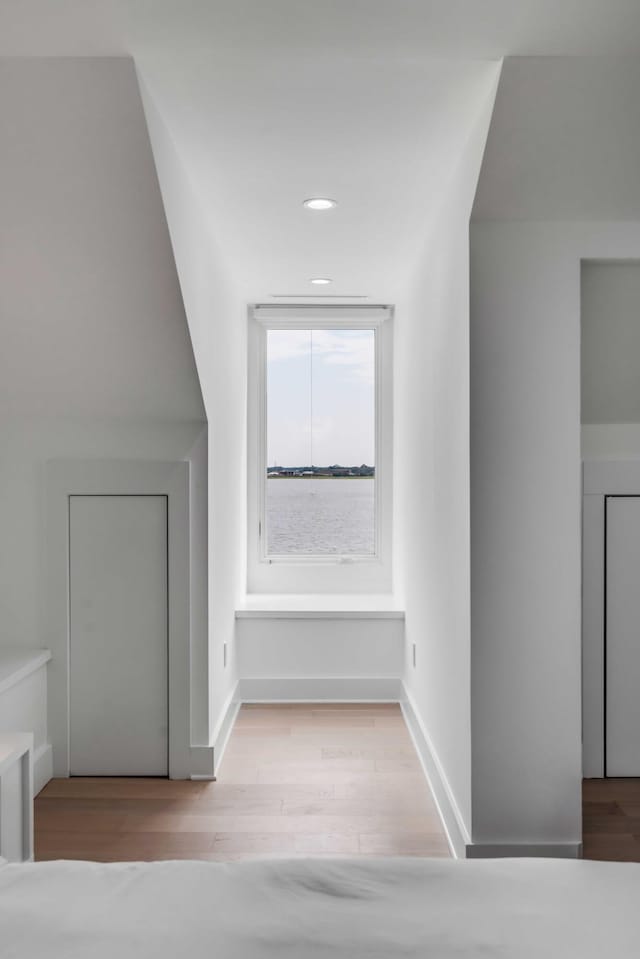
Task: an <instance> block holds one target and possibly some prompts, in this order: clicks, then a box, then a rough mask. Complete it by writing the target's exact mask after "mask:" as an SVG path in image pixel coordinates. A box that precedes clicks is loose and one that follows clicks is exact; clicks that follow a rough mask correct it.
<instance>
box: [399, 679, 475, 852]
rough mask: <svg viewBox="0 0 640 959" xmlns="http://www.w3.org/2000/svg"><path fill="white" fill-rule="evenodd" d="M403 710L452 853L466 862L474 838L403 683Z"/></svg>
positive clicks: (401, 701)
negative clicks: (467, 851)
mask: <svg viewBox="0 0 640 959" xmlns="http://www.w3.org/2000/svg"><path fill="white" fill-rule="evenodd" d="M400 708H401V709H402V715H403V716H404V720H405V723H406V725H407V729H408V730H409V735H410V736H411V739H412V741H413V745H414V747H415V750H416V752H417V754H418V758H419V759H420V763H421V765H422V769H423V772H424V775H425V778H426V780H427V782H428V784H429V788H430V789H431V794H432V796H433V798H434V801H435V804H436V807H437V810H438V813H439V815H440V819H441V820H442V826H443V828H444V831H445V833H446V836H447V841H448V843H449V848H450V849H451V853H452V855H453V856H454V857H455V858H456V859H464V858H465V856H466V850H467V847H468V846H469V845H470V843H471V837H470V836H469V833H468V831H467V827H466V825H465V822H464V819H463V817H462V813H461V812H460V809H459V808H458V804H457V802H456V798H455V796H454V794H453V790H452V789H451V786H450V785H449V782H448V780H447V777H446V775H445V772H444V769H443V766H442V763H441V762H440V760H439V758H438V754H437V753H436V751H435V749H434V747H433V743H432V742H431V739H430V737H429V734H428V732H427V730H426V727H425V725H424V723H423V722H422V718H421V716H420V713H419V712H418V710H417V709H416V706H415V703H414V701H413V698H412V696H411V694H410V693H409V691H408V689H407V688H406V686H405V685H404V683H403V684H402V698H401V700H400Z"/></svg>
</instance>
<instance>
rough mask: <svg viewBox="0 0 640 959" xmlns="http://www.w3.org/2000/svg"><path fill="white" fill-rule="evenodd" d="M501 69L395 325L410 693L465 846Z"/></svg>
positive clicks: (466, 126)
mask: <svg viewBox="0 0 640 959" xmlns="http://www.w3.org/2000/svg"><path fill="white" fill-rule="evenodd" d="M499 69H500V67H499V64H497V63H486V64H483V65H482V67H479V68H478V70H479V75H478V77H477V78H476V84H475V89H474V92H473V95H472V96H470V99H469V103H468V110H469V112H468V114H467V115H466V116H465V117H461V143H460V152H459V156H458V162H457V166H456V167H455V168H454V170H453V173H452V176H451V179H450V180H449V182H448V183H446V184H445V185H443V191H442V192H443V199H442V205H441V209H440V211H439V213H438V215H437V216H436V217H435V221H434V226H433V229H432V232H431V234H430V240H429V243H428V246H427V247H426V248H425V250H424V252H423V255H422V256H421V258H420V261H419V262H418V263H417V264H416V267H415V270H414V274H413V278H412V284H411V289H410V292H409V293H408V295H407V297H406V299H403V300H402V301H401V302H400V303H399V304H398V307H397V310H396V324H395V327H396V343H395V410H396V430H395V471H396V472H395V476H396V488H395V502H396V509H395V535H396V554H395V564H396V565H395V577H396V588H397V590H398V592H399V594H400V599H401V601H402V600H403V601H404V606H405V610H406V624H405V629H406V645H405V650H406V661H405V684H406V688H407V691H408V694H409V696H410V697H411V699H412V701H413V706H414V709H415V711H416V712H417V714H418V716H419V718H420V720H421V722H422V725H423V727H424V728H425V729H426V731H427V733H428V736H429V738H430V740H431V747H432V749H433V752H434V753H435V755H436V761H437V763H439V766H440V769H441V773H442V775H443V777H444V779H445V780H446V783H445V790H446V791H447V792H448V794H449V801H450V803H451V804H452V806H453V811H454V815H455V817H456V818H457V820H458V828H459V830H460V832H461V834H462V838H463V841H466V839H467V838H468V837H467V835H466V834H467V833H469V832H470V823H471V781H470V771H471V742H470V737H471V730H470V680H469V656H470V653H469V300H468V225H469V215H470V210H471V203H472V199H473V194H474V191H475V186H476V182H477V176H478V171H479V167H480V162H481V158H482V151H483V148H484V142H485V138H486V133H487V128H488V124H489V118H490V112H491V106H492V103H493V97H494V95H495V87H496V84H497V79H498V75H499ZM414 644H415V646H416V665H415V668H414V666H413V665H412V650H413V645H414Z"/></svg>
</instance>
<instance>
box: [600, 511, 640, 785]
mask: <svg viewBox="0 0 640 959" xmlns="http://www.w3.org/2000/svg"><path fill="white" fill-rule="evenodd" d="M606 531H607V532H606V637H605V643H606V646H605V659H606V663H605V666H606V674H605V675H606V679H605V723H606V726H605V748H606V761H605V775H606V776H640V496H608V497H607V499H606Z"/></svg>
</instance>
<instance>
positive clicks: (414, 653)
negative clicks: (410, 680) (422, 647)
mask: <svg viewBox="0 0 640 959" xmlns="http://www.w3.org/2000/svg"><path fill="white" fill-rule="evenodd" d="M413 668H414V669H415V668H416V644H415V643H414V644H413Z"/></svg>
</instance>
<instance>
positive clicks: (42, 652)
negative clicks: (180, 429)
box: [0, 647, 51, 693]
mask: <svg viewBox="0 0 640 959" xmlns="http://www.w3.org/2000/svg"><path fill="white" fill-rule="evenodd" d="M50 659H51V650H49V649H21V648H20V647H9V648H7V647H2V648H1V649H0V693H4V692H5V690H7V689H10V688H11V687H12V686H15V685H16V683H19V682H20V681H21V680H23V679H25V678H26V677H27V676H30V675H31V673H35V671H36V670H37V669H40V667H41V666H44V665H45V664H46V663H48V662H49V660H50Z"/></svg>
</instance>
